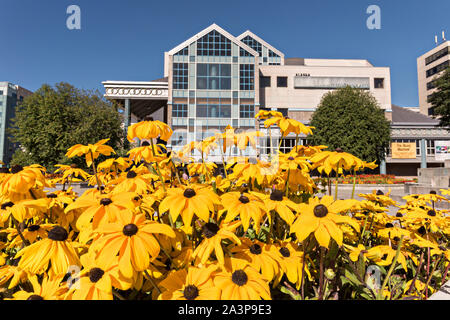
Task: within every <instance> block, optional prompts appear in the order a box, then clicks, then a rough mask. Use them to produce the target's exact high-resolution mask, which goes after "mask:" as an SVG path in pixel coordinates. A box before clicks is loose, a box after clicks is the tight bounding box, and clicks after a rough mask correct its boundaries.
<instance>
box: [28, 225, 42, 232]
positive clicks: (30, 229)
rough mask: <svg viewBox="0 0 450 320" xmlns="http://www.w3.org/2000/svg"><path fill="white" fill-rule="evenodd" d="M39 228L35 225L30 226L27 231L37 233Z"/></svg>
mask: <svg viewBox="0 0 450 320" xmlns="http://www.w3.org/2000/svg"><path fill="white" fill-rule="evenodd" d="M40 228H41V227H40V226H38V225H37V224H33V225H32V226H29V227H28V231H31V232H34V231H38V230H39V229H40Z"/></svg>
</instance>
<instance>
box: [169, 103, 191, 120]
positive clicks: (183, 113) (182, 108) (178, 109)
mask: <svg viewBox="0 0 450 320" xmlns="http://www.w3.org/2000/svg"><path fill="white" fill-rule="evenodd" d="M187 114H188V106H187V104H173V105H172V117H174V118H187Z"/></svg>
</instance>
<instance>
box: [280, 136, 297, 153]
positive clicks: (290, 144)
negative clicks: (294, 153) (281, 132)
mask: <svg viewBox="0 0 450 320" xmlns="http://www.w3.org/2000/svg"><path fill="white" fill-rule="evenodd" d="M294 147H295V138H284V139H283V140H282V142H281V145H280V151H281V152H282V153H288V152H290V151H291V150H292V148H294Z"/></svg>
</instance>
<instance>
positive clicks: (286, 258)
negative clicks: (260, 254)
mask: <svg viewBox="0 0 450 320" xmlns="http://www.w3.org/2000/svg"><path fill="white" fill-rule="evenodd" d="M288 240H289V241H282V242H280V243H276V244H274V245H273V246H272V247H271V249H272V250H271V254H272V255H273V257H274V259H275V261H277V262H278V264H279V265H280V268H279V272H278V276H277V279H276V281H275V283H274V286H275V285H276V284H277V283H279V282H280V280H281V278H282V276H283V274H285V275H286V277H287V278H288V280H289V282H291V283H293V284H295V286H296V288H297V290H298V289H299V288H300V285H301V280H302V274H303V259H304V258H303V256H304V254H303V251H301V250H300V248H299V246H298V245H297V244H296V243H294V242H293V241H290V239H288ZM305 273H306V274H307V275H308V277H309V278H311V273H310V272H309V269H308V267H307V264H306V263H305Z"/></svg>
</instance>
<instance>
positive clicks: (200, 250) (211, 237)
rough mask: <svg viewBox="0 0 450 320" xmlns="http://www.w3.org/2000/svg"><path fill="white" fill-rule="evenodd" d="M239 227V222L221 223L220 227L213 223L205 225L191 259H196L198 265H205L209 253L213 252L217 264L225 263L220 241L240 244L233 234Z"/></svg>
mask: <svg viewBox="0 0 450 320" xmlns="http://www.w3.org/2000/svg"><path fill="white" fill-rule="evenodd" d="M240 225H241V221H234V222H231V223H222V224H221V225H220V226H218V225H217V224H215V223H213V222H208V223H205V224H204V225H203V227H202V235H203V237H204V238H203V240H202V242H201V243H200V244H199V245H198V246H197V248H195V251H194V252H193V253H192V257H193V258H194V259H195V258H198V259H199V260H200V263H202V264H205V263H206V261H207V260H208V258H209V257H210V255H211V253H212V252H213V251H214V253H215V255H216V258H217V260H218V261H219V264H221V265H223V264H224V263H225V260H224V254H223V248H222V240H224V239H229V240H231V241H232V242H234V243H237V244H240V243H241V241H240V240H239V238H238V237H237V236H236V235H235V234H234V232H235V231H236V229H237V228H238V227H239V226H240Z"/></svg>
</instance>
